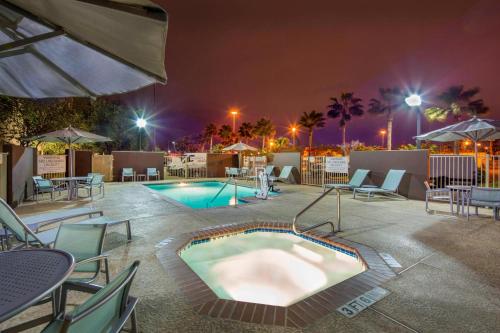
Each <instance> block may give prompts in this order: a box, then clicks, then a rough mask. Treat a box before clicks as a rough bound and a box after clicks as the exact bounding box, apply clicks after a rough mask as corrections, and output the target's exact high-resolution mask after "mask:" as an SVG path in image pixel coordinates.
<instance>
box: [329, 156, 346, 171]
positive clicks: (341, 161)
mask: <svg viewBox="0 0 500 333" xmlns="http://www.w3.org/2000/svg"><path fill="white" fill-rule="evenodd" d="M325 171H326V172H336V173H348V172H349V162H348V161H347V158H346V157H326V159H325Z"/></svg>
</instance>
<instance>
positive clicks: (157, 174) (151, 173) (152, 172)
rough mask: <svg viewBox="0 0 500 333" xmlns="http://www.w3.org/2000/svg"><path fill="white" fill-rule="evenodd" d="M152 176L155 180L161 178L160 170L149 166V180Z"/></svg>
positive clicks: (147, 173)
mask: <svg viewBox="0 0 500 333" xmlns="http://www.w3.org/2000/svg"><path fill="white" fill-rule="evenodd" d="M150 177H154V178H155V180H160V171H159V170H156V168H147V169H146V179H147V180H149V178H150Z"/></svg>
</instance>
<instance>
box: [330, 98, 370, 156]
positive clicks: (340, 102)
mask: <svg viewBox="0 0 500 333" xmlns="http://www.w3.org/2000/svg"><path fill="white" fill-rule="evenodd" d="M330 100H331V101H332V104H330V105H328V117H330V118H340V121H339V126H340V128H341V129H342V145H343V146H344V153H345V151H346V128H347V122H348V121H350V120H351V118H352V117H353V116H361V115H363V104H361V102H362V99H361V98H357V97H354V93H352V92H349V93H341V94H340V98H339V99H337V98H336V97H334V98H330Z"/></svg>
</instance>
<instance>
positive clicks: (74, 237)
mask: <svg viewBox="0 0 500 333" xmlns="http://www.w3.org/2000/svg"><path fill="white" fill-rule="evenodd" d="M106 228H107V224H61V225H60V226H59V230H58V232H57V236H56V240H55V242H54V248H55V249H58V250H63V251H66V252H69V253H71V254H72V255H73V257H74V258H75V263H76V266H75V269H74V270H73V272H74V273H78V274H82V275H83V276H80V275H79V276H77V277H74V276H72V277H70V278H69V280H68V281H78V282H84V283H91V282H93V281H94V280H95V279H96V278H97V276H98V275H99V273H100V272H101V262H103V263H104V273H105V275H106V283H109V269H108V256H107V255H103V254H102V246H103V243H104V235H105V234H106Z"/></svg>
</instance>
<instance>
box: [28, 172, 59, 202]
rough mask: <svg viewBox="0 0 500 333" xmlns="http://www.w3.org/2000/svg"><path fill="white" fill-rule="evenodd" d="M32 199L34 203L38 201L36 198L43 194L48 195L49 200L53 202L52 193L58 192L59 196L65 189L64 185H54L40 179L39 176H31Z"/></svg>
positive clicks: (47, 180)
mask: <svg viewBox="0 0 500 333" xmlns="http://www.w3.org/2000/svg"><path fill="white" fill-rule="evenodd" d="M32 179H33V197H34V199H35V201H38V196H39V195H40V194H41V195H42V197H43V195H44V194H45V193H49V194H50V199H51V200H54V193H55V192H59V195H61V191H63V190H65V189H66V187H65V186H64V185H55V184H54V183H52V181H51V180H49V179H45V178H42V177H41V176H33V177H32Z"/></svg>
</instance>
